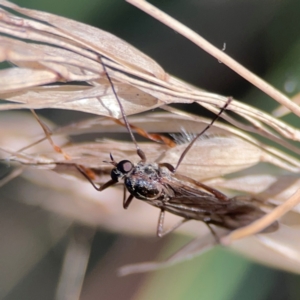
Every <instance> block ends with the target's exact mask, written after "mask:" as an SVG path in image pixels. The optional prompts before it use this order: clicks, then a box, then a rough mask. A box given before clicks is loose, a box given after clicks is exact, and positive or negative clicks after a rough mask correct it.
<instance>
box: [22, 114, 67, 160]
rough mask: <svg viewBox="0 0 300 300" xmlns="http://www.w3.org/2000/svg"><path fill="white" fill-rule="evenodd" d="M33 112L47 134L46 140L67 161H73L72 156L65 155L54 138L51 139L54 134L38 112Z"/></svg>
mask: <svg viewBox="0 0 300 300" xmlns="http://www.w3.org/2000/svg"><path fill="white" fill-rule="evenodd" d="M31 112H32V114H33V115H34V117H35V119H36V120H37V121H38V123H39V124H40V126H41V127H42V129H43V131H44V133H45V136H46V139H47V140H48V141H49V143H50V145H51V146H52V147H53V149H54V151H55V152H58V153H61V154H62V155H63V156H64V158H65V159H66V160H70V159H71V158H70V156H69V155H68V154H67V153H65V152H64V151H63V150H62V149H61V148H60V147H59V146H57V145H56V144H55V143H54V141H53V140H52V138H51V135H52V132H51V130H50V129H49V128H48V126H47V125H46V124H45V123H43V122H42V121H41V120H40V118H39V117H38V115H37V114H36V112H35V111H34V110H33V109H31ZM23 150H24V149H23Z"/></svg>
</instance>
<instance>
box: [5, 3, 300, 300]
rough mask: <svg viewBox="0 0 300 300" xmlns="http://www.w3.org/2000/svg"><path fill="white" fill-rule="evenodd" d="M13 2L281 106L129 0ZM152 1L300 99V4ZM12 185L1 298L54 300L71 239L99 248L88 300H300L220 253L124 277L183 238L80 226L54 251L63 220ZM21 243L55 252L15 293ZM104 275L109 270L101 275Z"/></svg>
mask: <svg viewBox="0 0 300 300" xmlns="http://www.w3.org/2000/svg"><path fill="white" fill-rule="evenodd" d="M14 2H15V3H17V4H19V5H21V6H24V7H27V8H32V9H38V10H44V11H48V12H51V13H54V14H59V15H62V16H65V17H69V18H72V19H75V20H78V21H81V22H84V23H88V24H90V25H93V26H96V27H99V28H102V29H104V30H107V31H110V32H112V33H113V34H115V35H117V36H119V37H121V38H123V39H124V40H126V41H127V42H129V43H131V44H132V45H134V46H135V47H137V48H138V49H140V50H141V51H143V52H144V53H146V54H147V55H149V56H150V57H152V58H153V59H155V60H156V61H157V62H158V63H159V64H161V66H162V67H163V68H164V69H165V70H166V72H168V73H170V74H173V75H175V76H177V77H179V78H182V79H184V80H186V81H187V82H190V83H192V84H194V85H197V86H199V87H201V88H203V89H206V90H208V91H212V92H216V93H220V94H222V95H231V96H234V97H235V98H237V99H241V100H244V101H248V102H249V103H251V104H252V105H254V106H257V107H261V108H262V109H265V110H268V111H270V110H271V109H273V108H275V106H276V105H275V104H274V101H272V100H271V99H269V98H268V97H267V96H265V95H263V93H261V92H260V91H258V90H257V89H254V88H253V87H252V86H251V85H250V84H248V83H247V82H246V81H245V80H244V79H242V78H240V77H239V76H238V75H236V74H235V73H234V72H232V71H231V70H229V69H228V68H227V67H226V66H224V65H222V64H220V63H218V61H216V60H215V59H214V58H212V57H210V56H209V55H208V54H206V53H204V52H203V51H202V50H201V49H199V48H197V47H196V46H195V45H193V44H192V43H191V42H189V41H187V40H186V39H185V38H183V37H181V36H180V35H179V34H177V33H176V32H174V31H173V30H171V29H169V28H167V27H165V26H164V25H162V24H160V23H159V22H157V21H156V20H154V19H152V18H151V17H149V16H147V15H146V14H144V13H143V12H141V11H139V10H138V9H136V8H134V7H132V6H131V5H129V4H127V3H126V2H125V1H122V0H85V1H80V0H72V1H67V0H60V1H58V0H52V1H39V0H24V1H21V0H18V1H14ZM151 3H153V4H154V5H156V6H158V7H159V8H161V9H162V10H164V11H166V12H167V13H169V14H170V15H172V16H173V17H175V18H177V19H178V20H179V21H181V22H183V23H184V24H186V25H187V26H189V27H190V28H192V29H194V30H195V31H197V32H199V33H200V34H201V35H202V36H203V37H204V38H206V39H207V40H209V41H210V42H211V43H213V44H214V45H215V46H217V47H219V48H222V47H223V43H224V42H225V43H226V53H227V54H229V55H231V56H232V57H233V58H235V59H236V60H237V61H239V62H240V63H242V64H243V65H244V66H246V67H247V68H249V69H250V70H251V71H253V72H254V73H256V74H258V75H259V76H261V77H263V78H265V79H266V80H268V81H269V82H271V83H272V84H274V85H275V86H276V87H277V88H278V89H279V90H281V91H283V92H284V93H286V94H287V95H289V96H293V95H295V94H297V93H298V92H299V90H300V84H299V75H300V64H299V60H300V51H299V50H300V18H299V12H300V1H298V0H286V1H279V0H263V1H261V0H243V1H241V0H227V1H224V0H223V1H221V0H202V1H201V0H161V1H152V2H151ZM62 114H63V113H62V112H59V111H57V112H55V113H53V114H52V115H51V116H52V119H54V121H55V120H56V118H57V122H60V120H59V118H60V117H61V116H62ZM287 118H288V117H286V119H287ZM290 122H295V125H296V124H297V123H296V122H297V119H296V118H295V117H294V118H291V120H290ZM298 122H299V121H298ZM14 184H16V182H15V183H14ZM11 188H13V185H12V184H9V185H8V186H6V187H5V188H4V189H2V190H1V194H2V197H1V203H0V206H1V209H0V239H1V243H3V244H5V245H7V247H6V248H5V251H4V252H3V253H0V262H1V261H2V263H0V267H1V266H2V267H1V276H2V280H1V279H0V291H1V290H2V292H0V296H1V297H2V299H6V300H18V299H30V300H32V299H43V300H47V299H54V297H55V294H56V289H57V284H58V282H59V276H60V271H61V268H62V264H63V258H64V253H65V250H66V247H67V245H68V243H69V241H70V239H75V240H76V239H85V242H86V243H87V244H88V243H89V242H91V243H92V248H91V256H90V261H89V265H88V271H87V276H86V280H85V282H84V286H83V294H82V297H81V299H84V300H86V299H106V300H110V299H111V300H115V299H136V300H140V299H143V300H144V299H147V300H148V299H149V300H150V299H153V300H154V299H172V300H175V299H178V300H179V299H205V300H206V299H207V300H212V299H213V300H219V299H220V300H221V299H222V300H224V299H226V300H231V299H233V300H235V299H249V300H250V299H255V300H258V299H270V300H271V299H272V300H277V299H278V300H280V299H291V300H292V299H295V300H296V299H300V277H299V276H297V275H293V274H289V273H286V272H282V271H278V270H274V269H270V268H267V267H264V266H261V265H257V264H255V263H253V262H251V261H249V260H247V259H245V258H242V257H240V256H238V255H235V254H232V253H230V252H229V251H226V250H222V249H215V250H214V251H211V252H209V253H207V254H205V255H203V256H201V257H199V258H196V259H194V260H191V261H188V262H185V263H182V264H180V265H177V266H174V267H172V268H169V269H166V270H162V271H157V272H154V273H150V274H143V275H133V276H129V277H127V278H118V277H117V276H116V269H117V267H118V266H119V265H122V264H124V263H130V262H133V261H134V260H138V261H143V260H153V259H155V257H156V255H158V253H159V252H160V251H161V249H162V248H163V249H165V250H166V251H167V249H168V247H174V245H173V244H177V243H179V241H178V239H179V240H180V238H176V237H168V238H165V239H164V240H163V241H160V242H157V240H156V239H155V238H153V239H151V238H144V239H143V238H137V237H119V236H117V235H115V234H111V233H107V232H105V231H101V230H100V229H99V231H97V232H96V234H95V236H94V238H92V236H93V233H94V232H93V229H90V228H86V227H84V226H81V225H80V224H78V225H76V226H73V228H72V229H71V230H70V229H68V230H66V234H65V235H64V236H63V237H62V239H61V240H60V241H59V242H58V243H56V244H55V245H50V244H49V240H48V237H49V236H50V233H49V231H51V228H49V227H50V226H49V222H53V219H55V222H56V224H59V222H62V224H63V220H62V217H60V216H54V215H53V214H50V213H48V212H45V211H42V210H40V209H39V208H36V207H30V206H26V205H25V204H21V203H19V202H17V201H14V199H13V197H10V189H11ZM58 226H59V225H58ZM62 227H63V225H62ZM15 239H18V241H20V240H22V239H24V245H25V244H26V243H30V241H31V240H34V241H36V240H38V241H39V243H45V244H46V245H47V246H48V248H49V249H50V250H47V251H45V254H44V255H42V256H41V257H40V259H38V261H37V262H36V263H35V264H33V265H31V267H30V268H28V271H27V272H26V274H24V276H22V277H20V278H19V279H18V280H16V282H15V284H14V285H12V286H10V287H9V288H8V287H7V286H3V284H5V274H6V273H9V272H12V271H15V270H10V269H5V266H10V265H12V264H9V262H10V261H17V262H18V264H17V266H18V268H20V270H21V269H22V268H23V267H24V264H26V262H25V261H24V257H25V259H26V253H25V252H26V248H24V249H23V248H18V247H17V248H16V247H14V240H15ZM124 247H125V248H126V249H125V250H124ZM149 248H151V251H149ZM22 251H23V252H24V253H25V254H24V253H22ZM20 253H22V254H20ZM28 255H29V256H30V255H32V253H30V254H28ZM119 256H121V257H122V258H119ZM124 257H125V258H124ZM99 268H100V270H101V271H99V272H98V273H97V270H99ZM95 274H99V275H98V276H97V275H95ZM1 286H2V287H1ZM70 299H72V298H70Z"/></svg>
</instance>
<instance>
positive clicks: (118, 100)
mask: <svg viewBox="0 0 300 300" xmlns="http://www.w3.org/2000/svg"><path fill="white" fill-rule="evenodd" d="M99 58H100V62H101V64H102V67H103V71H104V72H105V75H106V77H107V79H108V81H109V84H110V86H111V89H112V91H113V93H114V95H115V97H116V99H117V102H118V104H119V107H120V111H121V115H122V118H123V121H124V124H125V126H126V128H127V130H128V132H129V134H130V137H131V139H132V141H133V143H134V144H135V147H136V153H137V155H138V156H139V157H140V158H141V160H142V162H145V161H146V155H145V153H144V151H143V150H142V149H141V148H140V147H139V145H138V143H137V141H136V139H135V137H134V134H133V132H132V130H131V127H130V124H129V122H128V120H127V117H126V114H125V111H124V108H123V106H122V103H121V101H120V99H119V97H118V94H117V92H116V90H115V87H114V84H113V82H112V79H111V77H110V75H109V74H108V72H107V69H106V66H105V64H104V62H103V59H102V58H103V56H102V55H99Z"/></svg>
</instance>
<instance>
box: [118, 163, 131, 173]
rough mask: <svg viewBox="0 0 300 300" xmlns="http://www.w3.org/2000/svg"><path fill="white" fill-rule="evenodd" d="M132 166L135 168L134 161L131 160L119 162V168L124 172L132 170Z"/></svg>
mask: <svg viewBox="0 0 300 300" xmlns="http://www.w3.org/2000/svg"><path fill="white" fill-rule="evenodd" d="M132 168H133V163H132V162H131V161H129V160H121V161H120V162H119V163H118V164H117V169H118V170H119V171H120V172H121V173H123V174H126V173H128V172H130V171H131V170H132Z"/></svg>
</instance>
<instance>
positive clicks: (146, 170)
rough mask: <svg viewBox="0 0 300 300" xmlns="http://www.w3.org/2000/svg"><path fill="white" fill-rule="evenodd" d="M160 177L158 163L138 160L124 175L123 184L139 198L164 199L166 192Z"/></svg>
mask: <svg viewBox="0 0 300 300" xmlns="http://www.w3.org/2000/svg"><path fill="white" fill-rule="evenodd" d="M160 178H161V168H160V167H159V166H158V164H156V163H144V162H140V163H138V164H137V165H136V166H134V168H133V169H132V171H131V172H130V173H128V174H126V175H125V178H124V184H125V186H126V188H127V190H128V191H129V192H130V193H131V194H132V195H134V197H136V198H138V199H140V200H164V199H165V197H166V194H165V192H164V186H163V185H162V184H161V182H160Z"/></svg>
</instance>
